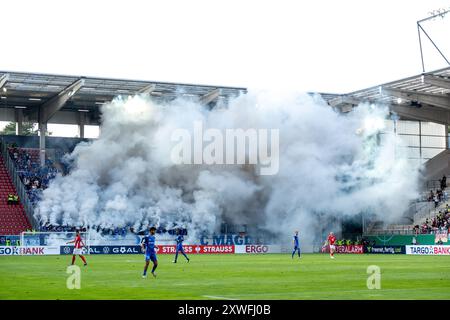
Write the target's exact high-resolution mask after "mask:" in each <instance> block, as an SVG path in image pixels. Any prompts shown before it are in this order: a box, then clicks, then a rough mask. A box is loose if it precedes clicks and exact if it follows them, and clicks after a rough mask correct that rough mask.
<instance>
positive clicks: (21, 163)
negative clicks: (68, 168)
mask: <svg viewBox="0 0 450 320" xmlns="http://www.w3.org/2000/svg"><path fill="white" fill-rule="evenodd" d="M8 151H9V155H10V157H11V159H12V160H14V164H15V166H16V169H17V172H18V174H19V177H20V179H21V180H22V182H23V184H24V186H25V188H26V190H27V191H26V192H27V196H28V199H29V200H30V202H31V203H32V205H33V206H34V205H36V203H37V202H38V201H39V199H40V196H41V192H42V190H43V189H45V188H47V186H48V184H49V182H50V180H51V179H53V178H54V177H55V176H56V174H57V173H58V169H57V168H56V165H55V163H54V162H53V161H52V160H50V159H48V158H47V159H46V161H45V166H44V167H41V166H40V159H39V149H33V148H9V149H8Z"/></svg>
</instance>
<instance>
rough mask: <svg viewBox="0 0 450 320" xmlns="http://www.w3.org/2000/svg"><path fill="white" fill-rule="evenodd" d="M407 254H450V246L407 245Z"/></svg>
mask: <svg viewBox="0 0 450 320" xmlns="http://www.w3.org/2000/svg"><path fill="white" fill-rule="evenodd" d="M406 254H415V255H423V256H425V255H433V256H448V255H450V246H420V245H419V246H406Z"/></svg>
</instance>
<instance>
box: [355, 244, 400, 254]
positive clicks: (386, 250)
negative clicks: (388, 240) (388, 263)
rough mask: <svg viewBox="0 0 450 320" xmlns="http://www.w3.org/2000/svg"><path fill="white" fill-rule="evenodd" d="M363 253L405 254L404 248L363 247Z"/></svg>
mask: <svg viewBox="0 0 450 320" xmlns="http://www.w3.org/2000/svg"><path fill="white" fill-rule="evenodd" d="M364 253H379V254H405V253H406V249H405V246H365V247H364Z"/></svg>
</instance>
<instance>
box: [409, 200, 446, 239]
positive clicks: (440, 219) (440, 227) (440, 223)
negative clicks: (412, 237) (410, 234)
mask: <svg viewBox="0 0 450 320" xmlns="http://www.w3.org/2000/svg"><path fill="white" fill-rule="evenodd" d="M446 230H447V231H449V232H450V206H449V205H448V204H447V205H446V207H445V208H444V209H443V210H440V211H439V213H438V214H437V215H436V216H435V217H433V218H432V219H428V218H427V219H426V220H425V222H424V223H423V224H422V225H421V226H419V225H416V226H414V233H416V234H430V233H435V232H436V231H446Z"/></svg>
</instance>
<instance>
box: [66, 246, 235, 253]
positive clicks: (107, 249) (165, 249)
mask: <svg viewBox="0 0 450 320" xmlns="http://www.w3.org/2000/svg"><path fill="white" fill-rule="evenodd" d="M156 247H157V248H156V249H155V251H156V253H157V254H175V252H176V246H175V245H156ZM183 249H184V251H185V252H186V253H190V254H229V253H234V246H216V245H210V246H204V245H185V246H183ZM84 250H85V251H87V248H84ZM72 252H73V246H61V249H60V254H72ZM89 254H142V250H141V247H140V246H139V245H134V246H120V245H107V246H90V247H89Z"/></svg>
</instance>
